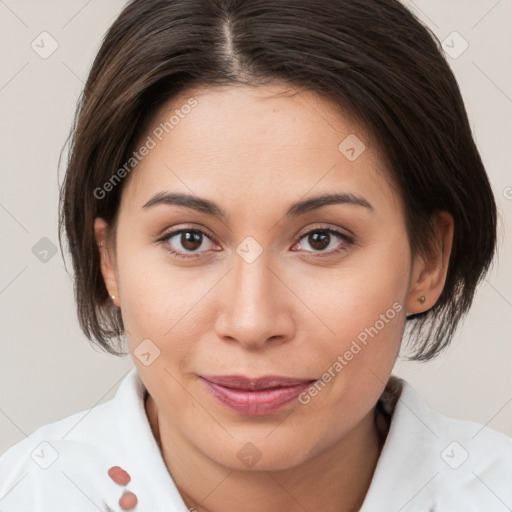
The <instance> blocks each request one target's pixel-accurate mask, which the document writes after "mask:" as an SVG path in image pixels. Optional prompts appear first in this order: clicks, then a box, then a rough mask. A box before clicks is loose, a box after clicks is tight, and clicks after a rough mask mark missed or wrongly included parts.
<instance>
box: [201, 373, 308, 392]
mask: <svg viewBox="0 0 512 512" xmlns="http://www.w3.org/2000/svg"><path fill="white" fill-rule="evenodd" d="M202 378H203V379H205V380H207V381H209V382H212V383H213V384H218V385H220V386H224V387H227V388H232V389H244V390H250V391H256V390H261V389H271V388H277V387H289V386H298V385H300V384H307V383H309V382H312V381H313V380H314V379H295V378H293V377H281V376H278V375H265V376H263V377H246V376H244V375H203V376H202Z"/></svg>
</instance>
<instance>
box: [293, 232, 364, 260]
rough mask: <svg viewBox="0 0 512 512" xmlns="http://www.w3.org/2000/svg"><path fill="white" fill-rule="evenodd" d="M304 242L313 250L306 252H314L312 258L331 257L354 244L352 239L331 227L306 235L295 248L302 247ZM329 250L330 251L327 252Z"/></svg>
mask: <svg viewBox="0 0 512 512" xmlns="http://www.w3.org/2000/svg"><path fill="white" fill-rule="evenodd" d="M302 240H305V241H306V242H305V243H307V244H309V245H310V247H312V248H313V250H312V251H308V250H306V252H312V253H313V254H312V256H330V255H332V254H335V253H338V252H341V251H345V250H347V249H348V248H349V247H350V246H351V245H353V243H354V239H353V238H352V237H350V236H349V235H347V234H346V233H343V232H342V231H338V230H337V229H333V228H330V227H325V228H324V227H322V228H316V229H312V230H310V231H308V232H307V233H304V234H303V235H302V236H301V237H300V239H299V242H298V244H295V245H294V246H293V247H297V245H301V241H302ZM329 248H330V250H326V249H329Z"/></svg>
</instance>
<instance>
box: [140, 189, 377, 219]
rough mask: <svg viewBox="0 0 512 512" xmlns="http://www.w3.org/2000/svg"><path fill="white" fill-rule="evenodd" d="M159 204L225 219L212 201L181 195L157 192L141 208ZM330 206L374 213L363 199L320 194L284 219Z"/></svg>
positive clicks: (345, 194)
mask: <svg viewBox="0 0 512 512" xmlns="http://www.w3.org/2000/svg"><path fill="white" fill-rule="evenodd" d="M159 204H166V205H176V206H184V207H186V208H191V209H193V210H197V211H198V212H201V213H206V214H207V215H211V216H213V217H218V218H221V219H226V218H227V214H226V212H225V211H224V210H223V209H222V208H220V206H218V205H217V204H215V203H214V202H213V201H210V200H209V199H204V198H201V197H197V196H193V195H189V194H182V193H172V192H159V193H158V194H156V195H154V196H153V197H152V198H151V199H150V200H149V201H148V202H147V203H145V204H144V205H143V206H142V208H150V207H151V206H155V205H159ZM332 204H348V205H353V206H362V207H364V208H366V209H368V210H370V211H372V212H374V211H375V209H374V207H373V206H372V205H371V204H370V203H369V202H368V201H367V200H366V199H364V198H363V197H360V196H356V195H354V194H347V193H341V192H340V193H333V194H322V195H319V196H315V197H310V198H308V199H305V200H303V201H300V202H298V203H294V204H292V205H291V206H290V207H289V208H288V210H287V212H286V213H285V218H294V217H298V216H299V215H303V214H305V213H307V212H310V211H312V210H316V209H318V208H321V207H323V206H328V205H332Z"/></svg>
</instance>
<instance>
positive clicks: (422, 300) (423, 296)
mask: <svg viewBox="0 0 512 512" xmlns="http://www.w3.org/2000/svg"><path fill="white" fill-rule="evenodd" d="M418 300H419V301H420V302H421V303H423V302H425V295H422V296H421V297H420V298H419V299H418Z"/></svg>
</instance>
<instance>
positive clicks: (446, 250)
mask: <svg viewBox="0 0 512 512" xmlns="http://www.w3.org/2000/svg"><path fill="white" fill-rule="evenodd" d="M452 243H453V217H452V216H451V215H450V214H449V213H448V212H439V213H437V214H436V217H435V240H434V244H433V246H434V251H433V253H432V254H430V255H429V256H428V257H427V256H424V257H418V258H416V260H415V261H414V264H413V268H412V275H411V284H410V288H409V297H408V300H407V315H413V314H417V313H422V312H424V311H427V310H428V309H430V308H431V307H432V306H433V305H434V304H435V303H436V302H437V300H438V299H439V297H440V295H441V293H442V291H443V288H444V283H445V282H446V275H447V273H448V263H449V261H450V254H451V250H452Z"/></svg>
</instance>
